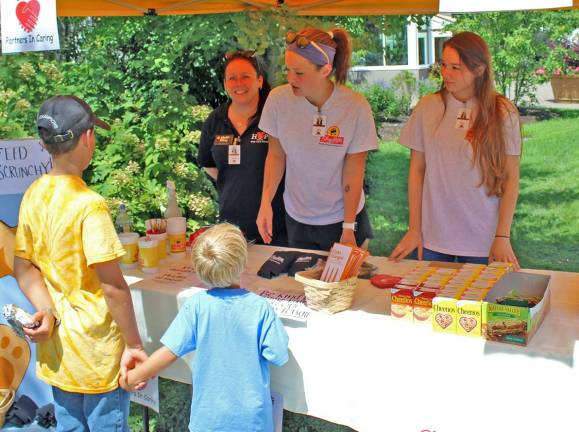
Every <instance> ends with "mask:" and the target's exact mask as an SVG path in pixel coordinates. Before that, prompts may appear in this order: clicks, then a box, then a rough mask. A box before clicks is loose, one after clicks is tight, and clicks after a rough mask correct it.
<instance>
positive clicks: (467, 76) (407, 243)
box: [390, 32, 521, 268]
mask: <svg viewBox="0 0 579 432" xmlns="http://www.w3.org/2000/svg"><path fill="white" fill-rule="evenodd" d="M441 66H442V68H441V73H442V78H443V85H442V88H441V90H440V91H438V92H437V93H435V94H433V95H428V96H425V97H424V98H422V99H421V100H420V101H419V103H418V105H417V106H416V108H415V110H414V112H413V113H412V116H411V118H410V120H409V121H408V123H407V124H406V125H405V127H404V128H403V130H402V132H401V135H400V143H401V144H402V145H404V146H406V147H408V148H410V149H411V158H410V170H409V175H408V207H409V229H408V231H407V233H406V234H405V235H404V237H403V238H402V239H401V240H400V242H399V243H398V245H397V246H396V247H395V248H394V250H393V251H392V254H391V256H390V258H392V259H394V260H399V259H402V258H404V257H405V256H407V255H408V254H410V253H411V252H413V251H414V250H417V255H418V258H419V259H424V260H429V261H433V260H436V261H458V262H473V263H487V262H492V261H505V262H511V263H513V264H514V266H515V267H516V268H518V267H519V264H518V261H517V257H516V255H515V253H514V251H513V248H512V245H511V241H510V235H511V224H512V221H513V215H514V212H515V207H516V203H517V197H518V193H519V159H520V155H521V129H520V122H519V114H518V111H517V108H516V107H515V106H514V105H513V104H512V103H511V102H510V101H509V100H508V99H506V98H505V97H504V96H502V95H500V94H498V93H497V92H496V90H495V87H494V81H493V73H492V65H491V58H490V53H489V49H488V46H487V44H486V43H485V41H484V40H483V39H482V38H481V37H480V36H478V35H477V34H475V33H471V32H462V33H458V34H456V35H455V36H453V37H452V38H450V39H449V40H447V41H446V42H445V43H444V48H443V54H442V65H441Z"/></svg>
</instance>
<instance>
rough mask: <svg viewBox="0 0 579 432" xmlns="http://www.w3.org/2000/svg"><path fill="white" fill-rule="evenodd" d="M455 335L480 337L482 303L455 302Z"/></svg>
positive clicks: (469, 301)
mask: <svg viewBox="0 0 579 432" xmlns="http://www.w3.org/2000/svg"><path fill="white" fill-rule="evenodd" d="M456 317H457V320H458V322H457V325H456V334H459V335H463V336H475V337H480V336H481V334H482V333H481V329H482V302H481V301H473V300H458V301H457V302H456Z"/></svg>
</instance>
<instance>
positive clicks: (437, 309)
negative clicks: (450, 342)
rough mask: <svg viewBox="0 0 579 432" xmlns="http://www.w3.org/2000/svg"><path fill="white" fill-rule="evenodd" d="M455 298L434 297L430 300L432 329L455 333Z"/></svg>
mask: <svg viewBox="0 0 579 432" xmlns="http://www.w3.org/2000/svg"><path fill="white" fill-rule="evenodd" d="M456 303H457V299H456V298H448V297H435V298H434V299H433V300H432V329H433V330H434V331H435V332H440V333H456Z"/></svg>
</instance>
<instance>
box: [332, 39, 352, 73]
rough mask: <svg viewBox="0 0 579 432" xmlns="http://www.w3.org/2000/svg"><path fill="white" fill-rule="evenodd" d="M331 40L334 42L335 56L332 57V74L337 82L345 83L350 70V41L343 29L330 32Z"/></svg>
mask: <svg viewBox="0 0 579 432" xmlns="http://www.w3.org/2000/svg"><path fill="white" fill-rule="evenodd" d="M330 33H331V35H332V36H333V38H332V39H333V41H334V42H335V43H336V56H335V57H334V64H333V65H332V66H333V70H334V76H335V77H336V82H337V83H338V84H345V83H346V81H347V79H348V71H349V70H350V60H351V58H352V41H351V40H350V35H349V34H348V32H347V31H346V30H344V29H340V28H337V29H334V30H332V31H331V32H330Z"/></svg>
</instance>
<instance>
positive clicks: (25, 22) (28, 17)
mask: <svg viewBox="0 0 579 432" xmlns="http://www.w3.org/2000/svg"><path fill="white" fill-rule="evenodd" d="M39 14H40V3H38V0H30V1H27V2H26V1H23V2H20V3H18V4H17V5H16V18H18V21H19V22H20V25H21V26H22V28H23V29H24V30H25V31H27V32H28V33H30V32H32V30H34V28H35V27H36V24H37V23H38V15H39Z"/></svg>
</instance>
